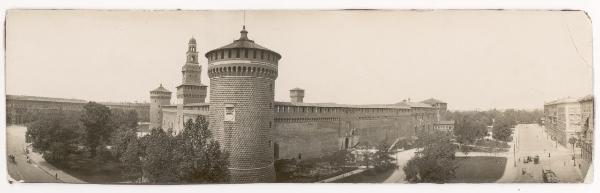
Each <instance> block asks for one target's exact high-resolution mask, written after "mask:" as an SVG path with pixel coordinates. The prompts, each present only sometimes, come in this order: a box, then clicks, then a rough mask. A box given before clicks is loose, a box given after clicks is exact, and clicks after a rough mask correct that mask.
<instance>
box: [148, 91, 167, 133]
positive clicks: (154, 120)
mask: <svg viewBox="0 0 600 193" xmlns="http://www.w3.org/2000/svg"><path fill="white" fill-rule="evenodd" d="M170 104H171V91H169V90H167V89H165V87H163V85H162V84H160V86H159V87H158V88H156V89H154V90H151V91H150V129H153V128H159V127H161V126H162V112H161V108H162V106H163V105H170Z"/></svg>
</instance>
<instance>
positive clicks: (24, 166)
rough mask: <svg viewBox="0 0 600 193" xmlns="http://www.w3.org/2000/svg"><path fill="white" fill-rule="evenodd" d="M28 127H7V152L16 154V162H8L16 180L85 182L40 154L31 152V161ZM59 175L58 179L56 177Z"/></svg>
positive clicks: (11, 173) (11, 174)
mask: <svg viewBox="0 0 600 193" xmlns="http://www.w3.org/2000/svg"><path fill="white" fill-rule="evenodd" d="M26 131H27V128H26V127H23V126H8V127H7V128H6V141H7V148H6V149H7V153H8V154H12V155H15V158H16V163H12V162H10V161H9V162H8V174H9V175H10V177H11V178H12V179H14V180H16V181H23V182H47V183H53V182H68V183H85V182H83V181H81V180H79V179H77V178H74V177H72V176H70V175H68V174H66V173H64V172H62V171H60V170H58V169H56V168H54V167H53V166H52V165H50V164H48V163H47V162H46V161H44V160H43V158H42V157H41V155H40V154H37V153H30V154H29V156H30V158H31V160H32V161H31V163H27V160H26V158H25V149H24V147H25V132H26ZM56 176H58V179H57V178H56Z"/></svg>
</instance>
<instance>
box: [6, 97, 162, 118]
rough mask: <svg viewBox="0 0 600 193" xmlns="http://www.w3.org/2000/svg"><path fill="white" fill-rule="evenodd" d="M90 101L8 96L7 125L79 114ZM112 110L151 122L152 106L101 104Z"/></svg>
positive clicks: (146, 104) (145, 104) (124, 103)
mask: <svg viewBox="0 0 600 193" xmlns="http://www.w3.org/2000/svg"><path fill="white" fill-rule="evenodd" d="M88 102H89V101H86V100H81V99H64V98H51V97H39V96H23V95H6V123H7V124H25V123H29V122H31V121H34V120H36V119H37V118H38V117H40V116H43V115H45V114H53V113H59V112H61V113H66V114H79V113H80V112H81V111H83V106H84V105H86V104H87V103H88ZM99 103H100V104H103V105H106V106H108V107H109V108H111V109H123V110H127V111H129V110H134V111H136V113H137V114H138V118H139V120H140V121H141V122H147V121H149V120H150V117H149V116H150V104H148V103H127V102H123V103H116V102H99Z"/></svg>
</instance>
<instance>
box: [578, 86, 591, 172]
mask: <svg viewBox="0 0 600 193" xmlns="http://www.w3.org/2000/svg"><path fill="white" fill-rule="evenodd" d="M578 102H579V105H580V106H581V122H582V124H581V127H582V128H581V130H582V131H581V135H580V137H581V138H580V139H581V156H582V157H583V159H585V160H587V161H589V162H591V161H592V152H593V148H592V147H593V145H594V144H593V139H594V97H593V96H592V95H588V96H585V97H583V98H581V99H579V101H578Z"/></svg>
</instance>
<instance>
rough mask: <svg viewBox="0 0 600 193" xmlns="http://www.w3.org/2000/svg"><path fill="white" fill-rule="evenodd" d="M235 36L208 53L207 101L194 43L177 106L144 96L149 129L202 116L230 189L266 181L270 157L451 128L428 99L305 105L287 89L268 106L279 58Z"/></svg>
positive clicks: (159, 96)
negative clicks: (283, 98)
mask: <svg viewBox="0 0 600 193" xmlns="http://www.w3.org/2000/svg"><path fill="white" fill-rule="evenodd" d="M240 33H241V36H240V38H239V39H237V40H235V41H234V42H232V43H230V44H228V45H225V46H223V47H220V48H217V49H214V50H211V51H208V52H207V53H206V54H205V55H204V56H205V57H206V59H207V60H208V69H207V72H208V77H209V78H210V103H207V102H206V101H205V99H206V95H207V86H206V85H204V84H202V82H201V81H200V76H201V72H202V67H201V66H200V65H199V63H198V50H197V49H196V45H197V43H196V40H195V39H193V38H192V39H191V40H190V41H189V42H188V51H187V60H186V63H185V64H184V65H183V67H182V76H183V79H182V84H181V85H179V86H178V87H177V94H176V96H177V100H176V101H177V102H176V103H175V104H171V103H170V102H171V94H172V93H171V92H170V91H169V90H167V89H165V88H164V87H163V86H162V85H160V86H159V87H158V88H156V89H154V90H152V91H150V99H151V104H150V111H149V114H150V116H149V117H150V124H151V127H152V128H163V129H172V130H173V131H174V132H179V131H181V130H182V129H183V124H184V122H186V121H187V120H189V119H192V120H193V119H195V118H197V117H198V116H205V117H207V120H209V129H210V130H211V131H212V132H213V133H214V136H215V138H216V139H217V140H218V141H219V142H220V144H221V145H222V148H223V149H224V150H226V151H227V152H229V155H230V157H229V163H230V165H229V170H230V175H231V180H232V182H233V183H251V182H272V181H274V180H275V169H274V162H275V160H278V159H291V158H296V159H310V158H317V157H320V156H324V155H327V154H330V153H333V152H335V151H338V150H342V149H350V148H353V147H355V146H357V145H359V144H373V145H375V144H379V143H387V144H392V143H395V142H397V141H400V140H405V139H411V138H414V137H415V134H416V132H417V131H418V130H432V129H446V130H452V128H453V122H448V121H443V120H442V119H443V118H441V117H443V114H444V112H446V108H447V107H446V105H447V104H446V103H444V102H442V101H439V100H436V99H429V100H425V101H422V102H411V101H409V100H404V101H402V102H399V103H396V104H381V105H346V104H334V103H305V102H304V101H303V98H304V96H305V91H304V90H303V89H300V88H294V89H291V90H290V99H291V100H290V102H280V101H274V95H275V94H274V91H275V90H274V88H275V80H276V79H277V75H278V65H279V60H280V59H281V57H282V56H281V55H280V54H279V53H277V52H275V51H273V50H269V49H267V48H265V47H263V46H261V45H258V44H257V43H255V42H254V41H253V40H251V39H249V38H248V32H247V31H246V29H245V27H244V28H243V29H242V31H241V32H240Z"/></svg>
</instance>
